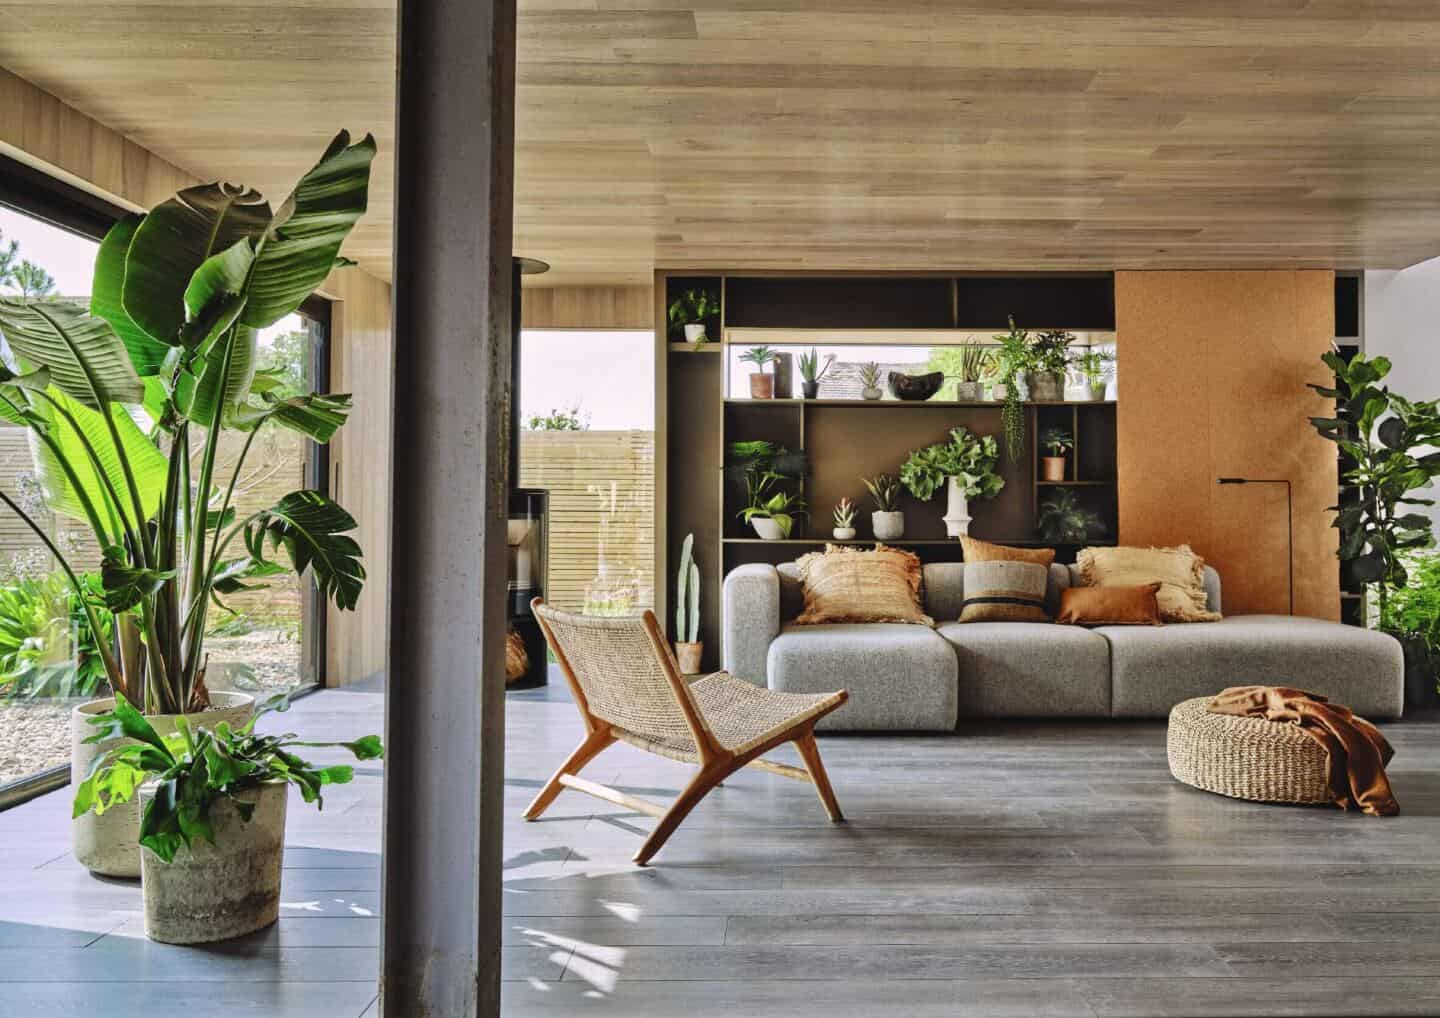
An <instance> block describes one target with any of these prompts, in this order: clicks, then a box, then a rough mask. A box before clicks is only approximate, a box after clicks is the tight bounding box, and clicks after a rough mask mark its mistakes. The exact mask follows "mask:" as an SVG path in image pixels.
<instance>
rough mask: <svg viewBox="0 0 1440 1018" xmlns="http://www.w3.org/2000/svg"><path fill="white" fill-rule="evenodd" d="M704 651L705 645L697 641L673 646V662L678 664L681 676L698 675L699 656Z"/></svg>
mask: <svg viewBox="0 0 1440 1018" xmlns="http://www.w3.org/2000/svg"><path fill="white" fill-rule="evenodd" d="M704 650H705V644H703V643H701V642H699V641H698V640H697V641H696V642H695V643H677V644H675V660H676V661H678V662H680V674H681V675H699V674H700V655H701V654H702V653H703V652H704Z"/></svg>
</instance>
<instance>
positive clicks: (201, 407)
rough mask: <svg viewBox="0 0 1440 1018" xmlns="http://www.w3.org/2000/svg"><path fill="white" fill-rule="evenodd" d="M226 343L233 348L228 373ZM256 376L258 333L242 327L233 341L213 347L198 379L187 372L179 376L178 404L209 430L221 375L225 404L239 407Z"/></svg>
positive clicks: (176, 398)
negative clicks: (256, 342) (226, 369)
mask: <svg viewBox="0 0 1440 1018" xmlns="http://www.w3.org/2000/svg"><path fill="white" fill-rule="evenodd" d="M227 342H229V343H232V344H233V345H234V352H233V353H232V354H231V356H230V370H229V372H228V373H227V372H225V370H224V368H225V344H226V343H227ZM254 375H255V330H254V329H249V328H246V327H245V326H243V325H242V326H240V327H239V328H237V329H236V330H235V331H234V333H233V336H232V337H231V338H229V339H228V340H227V339H222V340H221V342H219V343H216V344H215V346H214V347H212V348H211V350H210V353H209V354H208V355H207V356H206V358H205V361H204V369H203V371H202V372H201V374H200V376H199V377H198V378H197V377H196V376H195V375H193V374H191V373H190V372H188V371H182V372H181V373H180V379H179V381H178V382H177V383H176V386H175V405H176V406H177V407H179V409H180V412H181V413H182V414H184V415H185V416H186V417H188V418H189V419H190V420H192V421H194V422H195V423H196V424H203V425H205V426H206V427H209V425H210V423H211V421H213V420H214V417H215V402H216V400H217V399H220V398H221V379H222V376H224V380H225V384H224V397H223V398H224V400H225V403H226V404H227V405H228V406H236V405H238V404H241V403H244V402H245V400H246V398H247V397H248V396H249V395H250V380H251V379H252V378H253V377H254Z"/></svg>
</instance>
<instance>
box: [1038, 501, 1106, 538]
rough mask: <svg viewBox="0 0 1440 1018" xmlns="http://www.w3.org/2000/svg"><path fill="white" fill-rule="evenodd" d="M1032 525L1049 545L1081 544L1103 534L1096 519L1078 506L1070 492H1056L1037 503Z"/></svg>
mask: <svg viewBox="0 0 1440 1018" xmlns="http://www.w3.org/2000/svg"><path fill="white" fill-rule="evenodd" d="M1036 524H1037V525H1038V527H1039V530H1040V536H1041V537H1043V538H1044V539H1045V540H1046V541H1049V542H1050V543H1051V544H1085V543H1086V542H1088V541H1089V540H1090V539H1091V538H1092V537H1096V536H1098V535H1100V534H1103V533H1104V532H1105V524H1104V523H1103V522H1101V520H1100V517H1099V516H1098V515H1096V514H1095V513H1094V512H1091V511H1090V510H1089V509H1086V508H1085V507H1084V506H1082V505H1081V504H1080V500H1079V499H1077V498H1076V497H1075V492H1074V491H1073V490H1072V489H1070V488H1057V489H1056V490H1055V492H1054V494H1052V495H1050V496H1049V497H1048V498H1046V499H1045V501H1043V502H1041V503H1040V512H1039V515H1038V516H1037V517H1036Z"/></svg>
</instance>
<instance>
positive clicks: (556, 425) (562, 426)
mask: <svg viewBox="0 0 1440 1018" xmlns="http://www.w3.org/2000/svg"><path fill="white" fill-rule="evenodd" d="M525 430H526V431H589V430H590V415H589V414H587V413H582V412H581V410H580V404H579V403H576V404H575V405H574V406H571V407H567V408H553V407H552V408H551V410H550V412H549V413H548V414H531V415H530V417H529V418H528V419H527V420H526V421H525Z"/></svg>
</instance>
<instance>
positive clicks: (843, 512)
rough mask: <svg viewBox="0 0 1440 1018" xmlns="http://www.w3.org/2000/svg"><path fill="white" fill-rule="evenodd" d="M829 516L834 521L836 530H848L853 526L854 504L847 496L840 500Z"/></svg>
mask: <svg viewBox="0 0 1440 1018" xmlns="http://www.w3.org/2000/svg"><path fill="white" fill-rule="evenodd" d="M830 516H831V518H833V519H834V521H835V527H836V529H837V530H849V529H850V528H851V527H853V526H854V525H855V503H854V502H852V501H850V499H849V497H848V496H847V497H845V498H842V499H840V501H839V502H837V503H836V504H835V509H834V511H832V512H831V514H830Z"/></svg>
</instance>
